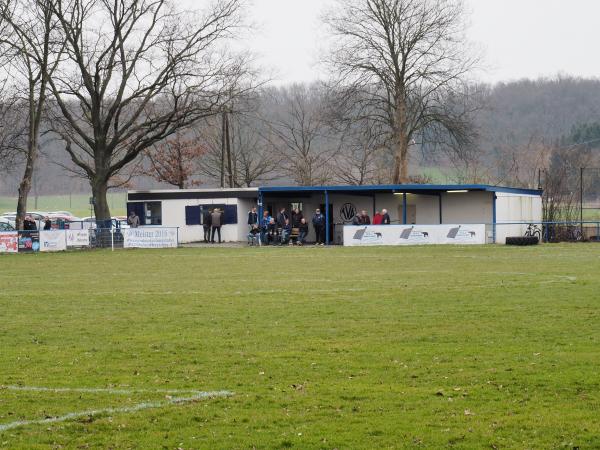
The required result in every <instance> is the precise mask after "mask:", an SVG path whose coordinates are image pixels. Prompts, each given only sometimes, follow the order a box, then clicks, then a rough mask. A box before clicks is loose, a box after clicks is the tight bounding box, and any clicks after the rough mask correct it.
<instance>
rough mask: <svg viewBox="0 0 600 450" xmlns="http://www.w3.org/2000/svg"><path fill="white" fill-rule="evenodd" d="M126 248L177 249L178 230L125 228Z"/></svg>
mask: <svg viewBox="0 0 600 450" xmlns="http://www.w3.org/2000/svg"><path fill="white" fill-rule="evenodd" d="M121 233H123V247H125V248H176V247H177V228H125V229H123V230H121Z"/></svg>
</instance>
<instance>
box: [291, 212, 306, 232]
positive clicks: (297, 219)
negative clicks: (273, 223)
mask: <svg viewBox="0 0 600 450" xmlns="http://www.w3.org/2000/svg"><path fill="white" fill-rule="evenodd" d="M303 218H304V216H303V215H302V211H300V210H299V209H298V208H296V209H294V211H292V228H298V227H299V226H300V223H301V222H302V219H303Z"/></svg>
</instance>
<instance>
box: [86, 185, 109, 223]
mask: <svg viewBox="0 0 600 450" xmlns="http://www.w3.org/2000/svg"><path fill="white" fill-rule="evenodd" d="M91 184H92V195H93V197H94V214H95V215H96V223H98V224H99V226H100V227H102V228H107V227H108V223H107V222H108V221H110V208H109V206H108V198H107V195H106V194H107V192H108V181H106V180H105V179H104V178H94V179H93V180H91Z"/></svg>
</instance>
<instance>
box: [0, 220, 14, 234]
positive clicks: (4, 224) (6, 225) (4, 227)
mask: <svg viewBox="0 0 600 450" xmlns="http://www.w3.org/2000/svg"><path fill="white" fill-rule="evenodd" d="M0 231H15V227H14V225H13V224H12V223H11V221H9V220H8V219H6V218H4V217H0Z"/></svg>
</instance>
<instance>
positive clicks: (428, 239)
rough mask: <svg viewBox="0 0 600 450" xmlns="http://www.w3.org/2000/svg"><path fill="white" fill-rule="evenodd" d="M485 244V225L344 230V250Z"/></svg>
mask: <svg viewBox="0 0 600 450" xmlns="http://www.w3.org/2000/svg"><path fill="white" fill-rule="evenodd" d="M485 243H486V235H485V225H482V224H477V225H367V226H349V225H346V226H344V246H360V245H426V244H461V245H464V244H485Z"/></svg>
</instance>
